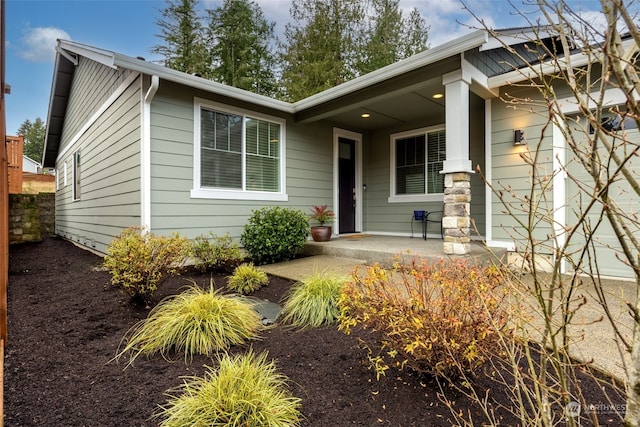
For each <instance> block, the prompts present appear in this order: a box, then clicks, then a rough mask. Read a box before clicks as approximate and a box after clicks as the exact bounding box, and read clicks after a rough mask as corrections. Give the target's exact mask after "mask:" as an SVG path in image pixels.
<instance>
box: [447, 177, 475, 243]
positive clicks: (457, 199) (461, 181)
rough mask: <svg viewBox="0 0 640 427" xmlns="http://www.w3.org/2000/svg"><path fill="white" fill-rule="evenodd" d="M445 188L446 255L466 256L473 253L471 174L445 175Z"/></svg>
mask: <svg viewBox="0 0 640 427" xmlns="http://www.w3.org/2000/svg"><path fill="white" fill-rule="evenodd" d="M444 187H445V189H444V213H443V216H442V228H444V248H443V249H444V253H445V254H448V255H465V254H468V253H469V252H470V251H471V243H470V242H471V239H470V237H469V236H470V229H471V215H470V209H471V173H468V172H455V173H448V174H445V177H444Z"/></svg>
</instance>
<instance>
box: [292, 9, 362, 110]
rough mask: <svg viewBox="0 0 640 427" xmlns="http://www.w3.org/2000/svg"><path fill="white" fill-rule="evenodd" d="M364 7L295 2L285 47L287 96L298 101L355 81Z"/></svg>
mask: <svg viewBox="0 0 640 427" xmlns="http://www.w3.org/2000/svg"><path fill="white" fill-rule="evenodd" d="M362 10H363V4H362V1H359V0H294V1H293V4H292V6H291V10H290V12H291V18H292V22H291V23H289V24H287V26H286V29H285V38H286V42H285V44H284V45H283V46H282V49H283V50H282V53H281V59H282V63H283V69H282V87H283V90H284V94H283V95H284V97H285V98H286V99H287V100H289V101H297V100H299V99H302V98H305V97H307V96H310V95H313V94H315V93H318V92H321V91H323V90H325V89H328V88H331V87H334V86H336V85H339V84H340V83H343V82H345V81H347V80H350V79H352V78H353V77H354V76H355V75H356V74H355V67H354V58H355V53H356V52H357V41H356V40H357V37H356V34H357V32H358V30H359V29H360V23H361V19H362V18H361V17H362Z"/></svg>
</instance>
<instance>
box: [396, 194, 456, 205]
mask: <svg viewBox="0 0 640 427" xmlns="http://www.w3.org/2000/svg"><path fill="white" fill-rule="evenodd" d="M387 202H389V203H415V202H444V194H411V195H406V196H391V197H389V198H388V199H387Z"/></svg>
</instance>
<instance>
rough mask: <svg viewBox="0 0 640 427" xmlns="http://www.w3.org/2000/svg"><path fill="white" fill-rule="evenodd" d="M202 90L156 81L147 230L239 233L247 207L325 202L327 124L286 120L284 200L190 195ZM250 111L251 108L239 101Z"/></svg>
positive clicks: (328, 190) (328, 186)
mask: <svg viewBox="0 0 640 427" xmlns="http://www.w3.org/2000/svg"><path fill="white" fill-rule="evenodd" d="M194 96H195V97H199V98H205V99H210V100H211V101H214V102H220V103H227V102H225V101H224V100H220V99H216V98H212V97H211V96H207V95H206V94H203V93H200V92H195V91H193V90H189V89H187V88H184V87H181V86H178V85H175V84H171V83H169V82H165V81H162V82H161V83H160V88H159V90H158V93H157V94H156V96H155V98H154V100H153V102H152V106H151V229H152V230H153V231H154V232H156V233H158V234H168V233H171V232H173V231H177V232H180V233H181V234H183V235H184V236H186V237H188V238H191V239H192V238H195V237H196V236H199V235H201V234H207V233H209V232H213V233H215V234H217V235H223V234H225V233H229V235H230V236H231V237H233V238H236V239H237V238H239V237H240V235H241V234H242V231H243V227H244V225H245V224H246V223H247V220H248V218H249V216H250V215H251V212H252V211H253V210H255V209H260V208H262V207H265V206H282V207H291V208H299V209H303V210H305V211H306V210H307V209H308V206H309V205H312V204H328V205H331V203H332V200H333V193H332V130H331V128H330V127H328V126H324V127H323V126H320V127H315V126H313V125H299V124H295V123H294V122H293V121H292V120H291V117H289V116H286V115H284V116H283V114H282V113H274V112H272V111H260V112H263V113H265V114H269V115H272V116H279V117H283V118H285V119H286V120H287V122H286V139H287V146H286V166H287V168H286V174H287V177H286V180H287V182H286V184H287V188H286V192H287V195H288V197H289V201H288V202H267V201H252V200H232V199H228V200H224V199H193V198H191V195H190V192H191V190H192V189H193V188H194V183H193V161H194V157H193V149H194V145H193V144H194V133H193V132H194V129H193V128H194V122H193V120H194V101H193V98H194ZM240 108H243V109H246V110H248V111H251V110H252V108H251V107H247V106H244V105H243V106H240Z"/></svg>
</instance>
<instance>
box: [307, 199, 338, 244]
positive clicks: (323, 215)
mask: <svg viewBox="0 0 640 427" xmlns="http://www.w3.org/2000/svg"><path fill="white" fill-rule="evenodd" d="M335 216H336V214H335V213H334V212H333V211H332V210H330V209H328V208H327V205H316V206H313V207H312V208H311V214H310V215H309V219H311V220H312V221H317V222H318V223H319V224H320V225H312V226H311V237H312V238H313V240H314V241H316V242H326V241H328V240H330V239H331V226H330V225H324V223H325V222H330V221H333V219H334V218H335Z"/></svg>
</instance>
